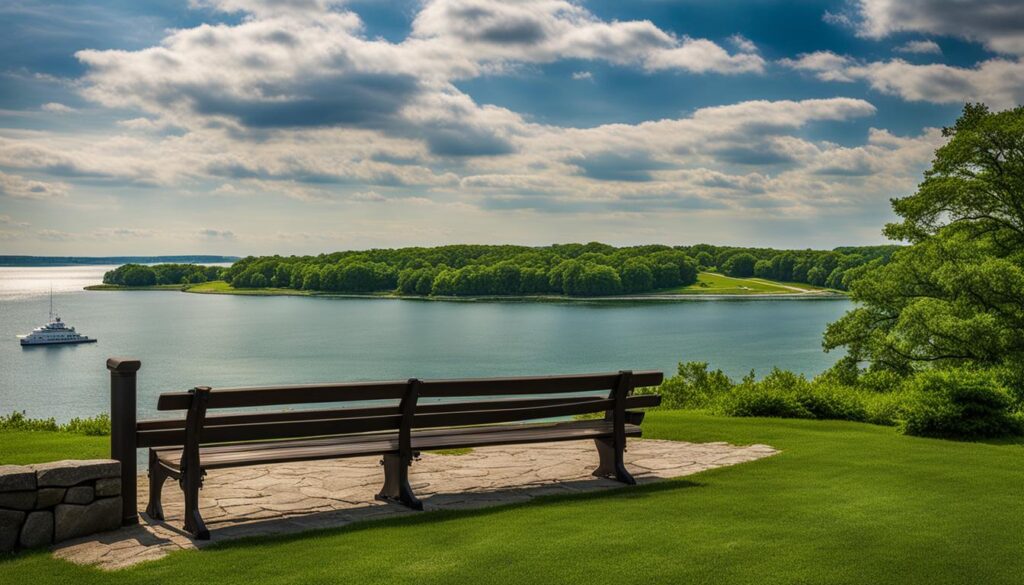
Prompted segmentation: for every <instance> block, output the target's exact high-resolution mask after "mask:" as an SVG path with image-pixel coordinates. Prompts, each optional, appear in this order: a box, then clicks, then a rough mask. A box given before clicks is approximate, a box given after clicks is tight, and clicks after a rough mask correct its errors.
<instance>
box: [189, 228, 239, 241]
mask: <svg viewBox="0 0 1024 585" xmlns="http://www.w3.org/2000/svg"><path fill="white" fill-rule="evenodd" d="M196 235H197V236H199V237H200V238H202V239H204V240H233V239H235V232H233V231H231V230H218V229H211V228H204V229H201V230H199V231H198V232H196Z"/></svg>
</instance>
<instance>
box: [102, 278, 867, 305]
mask: <svg viewBox="0 0 1024 585" xmlns="http://www.w3.org/2000/svg"><path fill="white" fill-rule="evenodd" d="M85 290H89V291H133V292H134V291H142V292H145V291H150V292H152V291H157V292H159V291H165V292H166V291H178V292H187V293H192V294H207V295H236V296H260V297H320V298H335V299H389V300H405V301H440V302H461V303H467V302H509V303H530V302H536V303H566V302H568V303H577V302H584V303H605V302H613V303H618V302H634V303H636V302H641V303H643V302H662V303H665V302H679V301H753V300H759V301H761V300H763V301H786V300H841V299H848V298H849V297H848V296H847V295H846V294H844V293H841V292H838V291H831V290H821V291H815V292H791V293H751V294H721V293H699V292H690V293H651V294H623V295H608V296H600V297H571V296H565V295H527V296H512V295H480V296H464V297H460V296H420V295H400V294H394V293H365V294H358V293H333V292H313V291H303V290H295V289H288V288H243V289H232V288H228V287H227V286H226V285H223V284H222V283H221V282H216V283H202V284H165V285H155V286H141V287H125V286H119V285H112V284H96V285H91V286H87V287H85Z"/></svg>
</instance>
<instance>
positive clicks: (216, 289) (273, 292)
mask: <svg viewBox="0 0 1024 585" xmlns="http://www.w3.org/2000/svg"><path fill="white" fill-rule="evenodd" d="M184 290H185V292H190V293H200V294H219V295H247V296H281V295H288V296H310V295H312V294H313V293H312V292H310V291H308V290H295V289H294V288H269V287H268V288H232V287H231V285H230V284H228V283H226V282H224V281H223V280H212V281H210V282H204V283H201V284H192V285H189V286H188V287H186V288H185V289H184Z"/></svg>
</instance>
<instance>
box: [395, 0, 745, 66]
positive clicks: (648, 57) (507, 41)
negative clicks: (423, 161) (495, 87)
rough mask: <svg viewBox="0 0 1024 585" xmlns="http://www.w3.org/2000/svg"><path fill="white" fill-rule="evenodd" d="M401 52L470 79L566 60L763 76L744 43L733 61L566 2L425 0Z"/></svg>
mask: <svg viewBox="0 0 1024 585" xmlns="http://www.w3.org/2000/svg"><path fill="white" fill-rule="evenodd" d="M738 39H742V37H738V36H737V37H734V42H736V40H738ZM405 44H406V45H411V46H416V47H417V50H418V51H423V50H426V51H427V52H435V53H436V54H438V55H443V56H444V58H445V59H447V60H449V61H459V60H461V61H462V62H463V66H464V67H465V69H466V71H467V72H475V71H476V70H478V69H479V68H480V67H483V68H484V69H485V70H486V69H487V68H488V67H492V68H493V67H498V68H501V67H503V66H506V65H510V64H511V65H514V64H516V63H548V62H552V61H556V60H559V59H567V58H574V59H592V60H602V61H607V62H609V63H614V64H619V65H641V66H643V67H644V68H646V69H649V70H660V69H677V70H681V71H689V72H695V73H705V72H715V73H723V74H735V73H750V72H754V73H759V72H761V71H763V69H764V60H763V59H762V58H761V57H760V56H758V55H756V54H754V51H756V47H755V46H754V44H753V43H752V42H750V41H749V40H747V39H742V42H741V43H740V44H741V47H740V51H741V52H740V53H737V54H730V53H728V52H727V51H726V50H725V49H723V48H722V47H720V46H719V45H717V44H715V43H713V42H712V41H709V40H707V39H691V38H688V37H683V38H678V37H676V36H675V35H673V34H671V33H669V32H666V31H664V30H662V29H660V28H658V27H657V26H655V25H654V24H653V23H652V22H650V21H648V20H633V21H612V22H607V21H602V20H600V19H598V18H597V17H596V16H594V15H593V14H592V13H590V12H589V11H587V10H586V9H585V8H583V7H582V6H580V5H578V4H575V3H572V2H568V1H564V0H525V1H520V2H503V1H500V0H429V1H428V2H426V3H425V4H424V6H423V9H422V10H421V11H420V12H419V13H418V14H417V15H416V19H415V20H414V22H413V32H412V37H411V41H409V42H407V43H405ZM423 45H425V47H424V46H423Z"/></svg>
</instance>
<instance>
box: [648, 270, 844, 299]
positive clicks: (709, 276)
mask: <svg viewBox="0 0 1024 585" xmlns="http://www.w3.org/2000/svg"><path fill="white" fill-rule="evenodd" d="M794 289H800V290H794ZM824 290H828V289H823V288H822V287H819V286H814V285H811V284H804V283H782V282H775V281H772V280H765V279H763V278H733V277H731V276H725V275H724V274H718V273H714V272H701V273H700V274H699V275H698V276H697V282H696V283H695V284H691V285H687V286H680V287H676V288H672V289H668V290H663V291H658V294H681V295H763V294H793V293H798V292H816V291H824Z"/></svg>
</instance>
